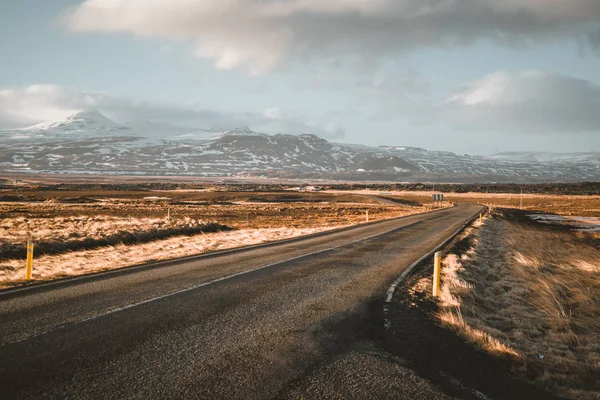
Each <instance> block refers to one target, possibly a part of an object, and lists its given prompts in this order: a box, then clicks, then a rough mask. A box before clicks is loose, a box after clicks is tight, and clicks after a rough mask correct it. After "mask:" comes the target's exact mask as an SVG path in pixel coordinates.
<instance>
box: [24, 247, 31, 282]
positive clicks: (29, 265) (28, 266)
mask: <svg viewBox="0 0 600 400" xmlns="http://www.w3.org/2000/svg"><path fill="white" fill-rule="evenodd" d="M32 272H33V242H32V241H31V240H27V270H26V274H25V275H26V279H27V280H28V281H30V280H31V274H32Z"/></svg>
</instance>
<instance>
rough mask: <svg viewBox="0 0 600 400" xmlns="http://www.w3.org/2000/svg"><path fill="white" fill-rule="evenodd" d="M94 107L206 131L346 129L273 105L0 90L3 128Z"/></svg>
mask: <svg viewBox="0 0 600 400" xmlns="http://www.w3.org/2000/svg"><path fill="white" fill-rule="evenodd" d="M90 108H95V109H98V110H100V111H101V112H103V113H105V114H106V115H107V116H108V117H110V118H113V119H115V120H116V121H118V122H121V123H126V122H128V121H132V120H152V121H157V122H170V123H175V124H179V125H184V126H193V127H197V128H204V129H223V130H226V129H233V128H239V127H244V128H245V127H249V128H251V129H254V130H256V131H259V132H264V133H292V134H299V133H314V134H317V135H320V136H323V137H336V138H339V137H340V135H341V134H343V132H344V130H343V128H342V127H341V126H340V127H339V128H338V129H335V130H332V129H331V126H332V124H336V122H332V121H330V120H328V119H326V118H323V119H318V120H317V121H309V120H307V119H306V118H303V117H300V116H289V115H288V114H287V113H286V112H285V111H284V110H281V109H280V108H277V107H269V108H267V109H265V111H264V112H263V113H233V112H232V113H224V112H216V111H212V110H204V109H194V108H190V107H186V106H182V105H177V104H155V103H147V102H136V101H133V100H130V99H126V98H120V97H113V96H110V95H107V94H103V93H95V92H82V91H78V90H75V89H70V88H66V87H63V86H58V85H31V86H25V87H20V88H10V89H3V90H2V89H0V129H9V128H18V127H23V126H28V125H32V124H35V123H38V122H46V121H54V120H60V119H64V118H65V117H67V116H69V115H72V114H74V113H76V112H79V111H82V110H86V109H90ZM336 125H337V124H336Z"/></svg>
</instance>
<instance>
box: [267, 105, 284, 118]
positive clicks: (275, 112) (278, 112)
mask: <svg viewBox="0 0 600 400" xmlns="http://www.w3.org/2000/svg"><path fill="white" fill-rule="evenodd" d="M263 114H264V116H265V117H266V118H269V119H283V118H285V111H283V110H282V109H281V108H279V107H269V108H267V109H265V111H264V112H263Z"/></svg>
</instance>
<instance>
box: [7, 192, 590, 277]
mask: <svg viewBox="0 0 600 400" xmlns="http://www.w3.org/2000/svg"><path fill="white" fill-rule="evenodd" d="M242 189H243V191H240V187H238V186H205V187H195V188H180V189H177V188H176V189H173V188H172V185H169V184H150V185H137V184H120V185H47V186H29V185H16V186H14V187H12V188H8V189H6V188H5V189H4V190H3V191H2V192H1V193H0V287H10V286H14V285H20V284H23V283H25V282H24V280H23V279H24V276H25V275H24V274H25V272H24V268H23V263H24V258H25V255H26V251H25V245H26V242H27V238H28V236H29V237H31V239H32V240H33V241H34V243H35V246H36V247H35V267H34V274H33V278H34V281H40V280H48V279H56V278H61V277H67V276H72V275H79V274H85V273H91V272H98V271H102V270H106V269H112V268H120V267H126V266H131V265H137V264H142V263H147V262H151V261H160V260H168V259H173V258H177V257H184V256H190V255H196V254H201V253H205V252H209V251H215V250H222V249H228V248H233V247H240V246H244V245H252V244H257V243H263V242H267V241H273V240H280V239H286V238H291V237H296V236H300V235H306V234H311V233H317V232H320V231H325V230H329V229H334V228H339V227H344V226H349V225H353V224H358V223H363V222H365V221H366V214H367V211H368V215H369V221H376V220H380V219H387V218H395V217H399V216H404V215H409V214H414V213H419V212H424V211H428V210H429V209H430V208H431V207H432V204H431V194H432V192H426V191H413V192H405V191H385V192H382V191H376V190H355V191H347V190H346V191H339V190H325V191H317V192H298V191H292V190H278V191H277V190H273V189H272V188H268V189H269V191H260V187H256V186H255V185H250V187H247V186H246V187H242ZM445 198H446V200H447V202H444V203H443V204H441V205H442V206H448V205H450V204H451V202H473V203H483V204H488V205H490V206H491V207H497V206H503V207H519V206H520V202H521V196H520V195H515V194H496V193H494V194H490V193H446V194H445ZM522 203H523V208H525V209H529V210H532V211H533V210H537V211H543V212H546V213H557V214H566V215H581V216H599V215H600V197H599V196H569V195H543V194H527V195H523V200H522Z"/></svg>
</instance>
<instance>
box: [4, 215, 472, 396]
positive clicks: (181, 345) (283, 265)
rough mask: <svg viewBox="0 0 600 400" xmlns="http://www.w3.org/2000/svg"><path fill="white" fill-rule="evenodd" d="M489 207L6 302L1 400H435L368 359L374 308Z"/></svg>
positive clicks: (14, 295)
mask: <svg viewBox="0 0 600 400" xmlns="http://www.w3.org/2000/svg"><path fill="white" fill-rule="evenodd" d="M481 209H482V208H481V207H480V206H477V205H468V204H461V205H459V206H457V207H454V208H451V209H445V210H441V211H437V212H434V213H427V214H421V215H414V216H410V217H405V218H400V219H396V220H389V221H383V222H379V223H375V224H370V225H364V226H359V227H356V228H353V229H350V230H344V231H340V232H333V233H330V234H326V235H321V236H317V237H311V238H306V239H301V240H295V241H290V242H285V243H281V244H276V245H271V246H263V247H256V248H251V249H247V250H243V251H234V252H225V253H224V254H217V255H212V256H208V257H199V258H195V259H192V260H183V261H177V262H170V263H164V264H161V265H159V266H156V267H151V268H147V267H144V268H136V269H132V270H130V271H119V272H116V273H109V274H103V275H99V276H94V277H89V278H82V279H77V280H73V281H65V282H60V283H54V284H50V285H41V286H38V287H31V288H27V289H24V290H19V291H13V292H10V291H9V292H4V293H0V398H2V399H11V398H32V399H39V398H65V397H67V398H128V399H131V398H140V399H148V398H153V399H154V398H227V399H230V398H244V399H251V398H256V399H264V398H272V397H298V396H308V397H311V396H312V397H322V396H325V395H334V394H339V393H344V392H345V391H348V393H353V394H355V395H357V396H358V397H360V393H363V392H364V393H365V394H368V395H369V397H371V396H372V395H376V397H386V396H388V397H396V396H395V395H394V394H396V395H397V394H398V393H404V394H406V395H411V396H412V397H414V398H418V397H423V398H424V397H427V393H430V394H431V393H432V392H430V390H433V389H431V388H429V387H427V386H423V385H418V384H415V385H406V382H404V381H406V376H405V375H403V376H400V375H402V374H399V373H398V372H394V371H396V369H394V368H393V366H392V367H390V366H389V365H387V364H386V365H384V366H382V364H381V363H379V364H377V363H376V364H377V365H372V366H370V364H369V363H371V362H372V361H373V360H366V359H365V358H364V354H366V353H365V352H367V353H368V351H370V350H368V349H367V350H365V349H364V348H362V350H357V349H361V346H362V347H364V346H368V345H367V344H365V343H366V342H365V337H366V336H368V335H369V330H370V329H371V327H370V324H372V323H373V320H374V319H375V318H374V317H373V314H374V310H371V309H369V307H370V305H372V304H373V301H374V300H375V299H381V298H383V296H384V294H385V292H386V289H387V287H388V286H389V285H390V284H391V282H392V281H394V279H395V278H396V277H398V276H399V275H400V274H401V273H402V272H403V271H404V270H405V269H406V268H407V267H408V266H409V265H410V264H411V263H413V262H414V261H415V260H417V259H418V258H419V257H421V256H422V255H423V254H425V253H427V252H428V251H430V250H431V249H433V248H434V247H435V246H436V245H438V244H439V243H440V242H441V241H443V240H444V239H445V238H447V237H448V236H449V235H451V234H452V233H454V232H455V231H456V230H457V229H458V228H459V227H460V226H462V225H463V224H464V223H465V222H466V221H467V220H468V219H470V218H471V217H473V216H474V215H476V214H477V213H479V212H480V211H481ZM378 322H379V321H378ZM357 351H359V353H360V352H362V353H363V355H361V354H359V353H357ZM382 362H383V361H382ZM378 368H379V369H380V370H378ZM342 371H345V372H344V373H342ZM348 371H354V372H356V374H357V375H361V376H362V377H363V378H365V377H366V378H368V379H367V381H366V382H368V383H367V384H363V385H359V386H357V387H353V385H356V383H357V382H359V381H360V379H359V378H358V377H355V378H348V375H347V374H348ZM394 374H396V375H398V376H395V375H394ZM369 375H372V376H369ZM324 377H325V378H324ZM403 379H404V381H403Z"/></svg>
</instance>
